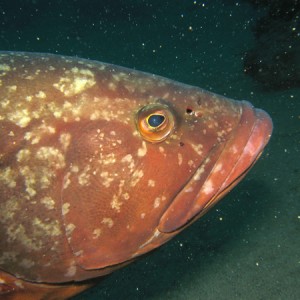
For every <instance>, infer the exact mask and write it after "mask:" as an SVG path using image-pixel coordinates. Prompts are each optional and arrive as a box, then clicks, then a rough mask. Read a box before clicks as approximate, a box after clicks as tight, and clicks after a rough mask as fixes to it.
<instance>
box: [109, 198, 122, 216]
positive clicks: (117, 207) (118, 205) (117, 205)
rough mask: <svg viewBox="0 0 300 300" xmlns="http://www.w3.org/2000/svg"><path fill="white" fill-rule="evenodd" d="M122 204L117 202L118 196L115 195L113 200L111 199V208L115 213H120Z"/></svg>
mask: <svg viewBox="0 0 300 300" xmlns="http://www.w3.org/2000/svg"><path fill="white" fill-rule="evenodd" d="M122 204H123V203H122V202H121V201H119V198H118V196H117V195H113V199H112V201H111V203H110V205H111V208H112V209H115V210H116V211H117V212H120V210H121V205H122Z"/></svg>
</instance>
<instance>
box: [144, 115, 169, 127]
mask: <svg viewBox="0 0 300 300" xmlns="http://www.w3.org/2000/svg"><path fill="white" fill-rule="evenodd" d="M164 120H165V117H164V116H162V115H151V116H150V117H149V118H148V124H149V125H150V126H151V127H158V126H159V125H161V124H162V123H163V122H164Z"/></svg>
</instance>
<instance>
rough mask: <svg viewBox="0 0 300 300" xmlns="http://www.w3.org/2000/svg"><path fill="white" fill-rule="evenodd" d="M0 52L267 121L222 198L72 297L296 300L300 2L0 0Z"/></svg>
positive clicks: (299, 283) (299, 281)
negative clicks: (102, 68)
mask: <svg viewBox="0 0 300 300" xmlns="http://www.w3.org/2000/svg"><path fill="white" fill-rule="evenodd" d="M0 50H15V51H34V52H50V53H57V54H64V55H72V56H79V57H83V58H90V59H95V60H99V61H104V62H109V63H114V64H117V65H122V66H126V67H129V68H135V69H137V70H141V71H146V72H150V73H155V74H159V75H162V76H165V77H168V78H171V79H174V80H178V81H180V82H184V83H187V84H191V85H196V86H200V87H202V88H204V89H207V90H210V91H213V92H216V93H218V94H222V95H225V96H227V97H230V98H233V99H246V100H249V101H250V102H252V103H253V104H254V106H256V107H259V108H262V109H264V110H266V111H267V112H268V113H269V114H270V115H271V117H272V119H273V122H274V132H273V136H272V138H271V141H270V144H269V145H268V146H267V148H266V150H265V152H264V154H263V155H262V157H261V158H260V160H259V161H258V162H257V164H256V165H255V167H254V168H253V169H252V170H251V171H250V173H249V174H248V175H247V176H246V178H245V179H244V180H243V181H242V182H241V183H240V184H239V185H238V186H237V187H236V188H235V189H234V190H233V191H232V192H230V193H229V195H227V196H226V197H225V199H223V200H222V201H221V202H220V203H219V204H218V205H216V206H215V207H214V208H213V209H212V210H211V211H210V212H209V213H208V214H207V215H205V216H204V217H202V218H201V219H200V220H198V221H197V222H196V223H194V224H193V225H192V226H190V227H189V228H187V229H186V230H184V231H183V232H182V233H181V234H179V236H177V237H175V238H174V239H173V240H172V241H171V242H169V243H167V244H166V245H164V246H163V247H161V248H159V249H158V250H157V251H155V252H153V253H151V254H150V255H147V256H146V257H143V258H142V259H140V260H138V261H137V262H135V263H133V264H131V265H129V266H128V267H125V268H123V269H121V270H119V271H117V272H115V273H113V274H112V275H110V276H108V277H107V278H105V279H104V280H103V281H102V282H100V284H99V285H97V286H96V287H94V288H92V289H90V290H88V291H86V292H85V293H83V294H80V295H78V296H77V297H74V300H87V299H91V300H94V299H101V300H112V299H133V300H134V299H146V300H149V299H153V300H154V299H155V300H158V299H171V300H173V299H180V300H181V299H300V1H297V0H288V1H279V0H278V1H275V0H273V1H264V0H252V1H251V0H243V1H230V0H227V1H226V0H215V1H212V0H207V1H191V0H185V1H183V0H181V1H179V0H172V1H171V0H170V1H163V0H153V1H138V0H127V1H125V0H123V1H121V0H85V1H84V0H78V1H76V0H74V1H71V0H65V1H59V0H57V1H44V0H33V1H32V0H30V1H29V0H22V1H21V0H14V1H11V0H1V1H0ZM0 113H1V112H0Z"/></svg>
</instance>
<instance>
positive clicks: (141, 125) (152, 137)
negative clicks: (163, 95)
mask: <svg viewBox="0 0 300 300" xmlns="http://www.w3.org/2000/svg"><path fill="white" fill-rule="evenodd" d="M136 125H137V129H138V131H139V132H140V134H141V136H142V137H143V138H144V139H145V140H146V141H148V142H151V143H158V142H162V141H164V140H165V139H166V138H167V137H168V136H169V134H170V133H171V132H172V131H173V129H174V116H173V114H172V112H171V111H170V109H169V107H168V106H166V105H162V104H150V105H147V106H144V107H143V108H142V109H140V110H139V111H138V114H137V118H136Z"/></svg>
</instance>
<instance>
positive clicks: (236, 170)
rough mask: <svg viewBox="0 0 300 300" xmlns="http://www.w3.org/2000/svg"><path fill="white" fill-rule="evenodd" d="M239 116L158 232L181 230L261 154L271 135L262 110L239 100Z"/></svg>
mask: <svg viewBox="0 0 300 300" xmlns="http://www.w3.org/2000/svg"><path fill="white" fill-rule="evenodd" d="M240 106H241V117H240V121H239V123H238V125H237V126H236V128H235V129H234V130H233V131H232V133H231V134H230V135H229V136H228V138H227V140H226V141H225V142H223V143H220V144H219V145H218V146H217V147H216V148H214V149H212V150H211V152H210V153H209V155H208V157H207V158H206V159H205V160H204V161H203V163H202V164H201V165H200V167H199V168H198V169H197V171H196V172H195V173H194V175H193V176H192V178H191V179H190V181H189V182H188V183H187V185H186V186H185V187H184V188H183V189H182V190H181V191H180V192H179V193H178V194H177V196H176V197H175V199H174V200H173V202H172V204H171V205H170V206H169V207H168V209H167V210H166V211H165V213H164V214H163V216H162V218H161V219H160V223H159V226H158V229H159V231H161V232H165V233H171V232H174V231H178V230H182V229H183V228H184V227H185V226H186V225H188V224H190V223H191V222H193V221H195V220H196V219H198V218H199V217H201V216H202V215H203V214H205V213H206V212H207V210H208V209H210V208H211V207H212V206H213V205H215V204H216V203H217V202H218V201H219V200H220V199H221V198H222V197H223V196H224V195H226V194H227V193H228V192H229V191H230V190H231V189H232V188H233V187H234V186H236V185H237V184H238V183H239V182H240V181H241V179H242V178H243V177H244V176H245V175H246V173H247V172H248V171H249V170H250V169H251V167H252V166H253V165H254V163H255V162H256V161H257V159H258V158H259V156H260V155H261V153H262V151H263V149H264V148H265V146H266V145H267V143H268V141H269V139H270V137H271V134H272V129H273V125H272V120H271V118H270V116H269V115H268V114H267V113H266V112H265V111H263V110H261V109H257V108H254V107H253V106H252V105H251V104H250V103H249V102H247V101H241V102H240Z"/></svg>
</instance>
